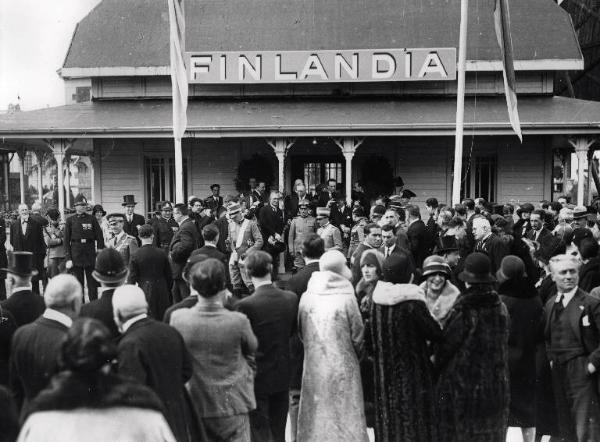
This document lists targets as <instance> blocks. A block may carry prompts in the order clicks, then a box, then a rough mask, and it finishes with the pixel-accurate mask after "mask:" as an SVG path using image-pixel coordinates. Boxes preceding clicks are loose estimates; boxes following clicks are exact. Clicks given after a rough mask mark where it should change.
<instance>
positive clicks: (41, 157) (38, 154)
mask: <svg viewBox="0 0 600 442" xmlns="http://www.w3.org/2000/svg"><path fill="white" fill-rule="evenodd" d="M35 159H36V161H37V164H38V175H37V187H38V199H39V200H40V204H42V203H43V201H44V186H43V184H42V174H43V171H42V165H43V164H44V152H42V151H39V150H36V151H35Z"/></svg>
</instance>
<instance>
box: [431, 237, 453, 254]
mask: <svg viewBox="0 0 600 442" xmlns="http://www.w3.org/2000/svg"><path fill="white" fill-rule="evenodd" d="M436 250H437V253H441V254H443V253H447V252H455V251H458V241H457V240H456V236H454V235H445V236H441V237H439V238H438V240H437V245H436Z"/></svg>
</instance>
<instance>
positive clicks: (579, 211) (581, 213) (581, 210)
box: [573, 206, 588, 219]
mask: <svg viewBox="0 0 600 442" xmlns="http://www.w3.org/2000/svg"><path fill="white" fill-rule="evenodd" d="M587 214H588V210H587V207H585V206H576V207H575V208H574V209H573V219H581V218H585V217H587Z"/></svg>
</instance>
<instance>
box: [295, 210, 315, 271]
mask: <svg viewBox="0 0 600 442" xmlns="http://www.w3.org/2000/svg"><path fill="white" fill-rule="evenodd" d="M309 205H310V202H309V201H308V200H307V199H303V200H300V201H299V202H298V212H299V213H300V215H298V216H297V217H295V218H294V219H293V220H292V222H291V223H290V232H289V235H288V249H289V252H290V255H292V258H293V260H294V269H295V270H298V269H301V268H302V267H304V258H303V257H302V243H303V241H304V239H305V238H306V235H307V234H309V233H314V232H315V225H316V220H315V218H313V217H312V216H310V215H309Z"/></svg>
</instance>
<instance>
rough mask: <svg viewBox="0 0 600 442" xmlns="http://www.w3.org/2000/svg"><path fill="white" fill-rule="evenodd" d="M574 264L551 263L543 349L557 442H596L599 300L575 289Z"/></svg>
mask: <svg viewBox="0 0 600 442" xmlns="http://www.w3.org/2000/svg"><path fill="white" fill-rule="evenodd" d="M579 266H580V263H579V260H578V259H577V258H576V257H574V256H571V255H558V256H555V257H554V258H552V259H551V260H550V269H551V272H552V279H553V281H554V282H555V283H556V288H557V294H556V295H554V296H552V297H551V298H550V299H549V300H548V302H547V303H546V306H545V309H544V310H545V312H544V313H545V324H546V326H545V330H544V337H545V340H546V349H547V353H548V359H549V360H550V367H551V371H552V384H553V389H554V394H555V399H556V406H557V412H558V425H559V429H560V433H561V434H560V436H561V440H577V441H580V442H583V441H592V440H593V441H597V440H600V401H599V399H600V398H599V395H598V378H597V376H598V370H600V300H598V299H596V298H593V297H592V296H590V295H588V294H587V293H586V292H584V291H583V290H580V289H578V288H577V284H578V282H579V276H578V271H579Z"/></svg>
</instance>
